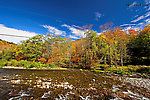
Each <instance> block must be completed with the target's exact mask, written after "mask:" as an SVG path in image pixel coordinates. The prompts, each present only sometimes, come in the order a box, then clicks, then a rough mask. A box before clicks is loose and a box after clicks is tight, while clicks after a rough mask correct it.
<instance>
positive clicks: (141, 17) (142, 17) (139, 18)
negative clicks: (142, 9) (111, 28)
mask: <svg viewBox="0 0 150 100" xmlns="http://www.w3.org/2000/svg"><path fill="white" fill-rule="evenodd" d="M144 18H145V17H144V16H143V15H142V16H140V17H138V18H137V19H135V20H132V21H131V22H137V21H139V20H141V19H144Z"/></svg>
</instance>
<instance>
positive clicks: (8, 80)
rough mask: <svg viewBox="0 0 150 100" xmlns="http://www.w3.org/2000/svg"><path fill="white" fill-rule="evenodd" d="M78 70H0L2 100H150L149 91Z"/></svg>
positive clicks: (108, 76) (0, 98) (0, 96)
mask: <svg viewBox="0 0 150 100" xmlns="http://www.w3.org/2000/svg"><path fill="white" fill-rule="evenodd" d="M118 77H122V76H115V75H111V74H101V73H97V72H91V71H81V70H78V69H69V70H43V71H41V70H25V69H20V70H16V69H0V100H39V99H42V100H43V99H46V100H53V99H55V100H66V99H67V100H70V99H71V100H72V99H75V100H93V99H94V100H95V99H96V100H97V99H100V100H118V99H119V100H124V99H127V100H135V99H138V100H149V98H150V90H149V89H147V88H142V87H137V86H135V85H132V84H131V83H128V82H124V81H122V80H120V79H118Z"/></svg>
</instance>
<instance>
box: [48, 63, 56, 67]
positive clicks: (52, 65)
mask: <svg viewBox="0 0 150 100" xmlns="http://www.w3.org/2000/svg"><path fill="white" fill-rule="evenodd" d="M49 67H58V66H57V65H56V64H55V63H54V62H52V63H50V64H49Z"/></svg>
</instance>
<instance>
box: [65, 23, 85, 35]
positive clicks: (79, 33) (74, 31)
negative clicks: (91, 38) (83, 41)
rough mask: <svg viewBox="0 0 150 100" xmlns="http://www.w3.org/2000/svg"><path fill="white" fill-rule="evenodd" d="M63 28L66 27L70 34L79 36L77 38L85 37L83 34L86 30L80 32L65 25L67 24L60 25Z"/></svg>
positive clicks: (73, 27)
mask: <svg viewBox="0 0 150 100" xmlns="http://www.w3.org/2000/svg"><path fill="white" fill-rule="evenodd" d="M62 26H63V27H67V28H68V29H69V30H70V31H71V32H72V34H74V35H75V36H79V37H85V34H84V33H85V32H86V30H81V29H79V28H76V27H77V26H76V27H75V26H73V25H72V26H69V25H67V24H63V25H62Z"/></svg>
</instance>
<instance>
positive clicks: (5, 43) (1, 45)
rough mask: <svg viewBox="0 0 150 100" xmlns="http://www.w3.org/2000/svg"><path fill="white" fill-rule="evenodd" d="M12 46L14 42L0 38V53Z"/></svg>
mask: <svg viewBox="0 0 150 100" xmlns="http://www.w3.org/2000/svg"><path fill="white" fill-rule="evenodd" d="M14 46H16V44H14V43H12V42H8V41H5V40H2V39H0V53H2V51H3V50H4V49H5V50H9V49H10V48H12V47H14Z"/></svg>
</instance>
